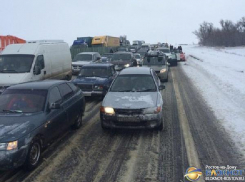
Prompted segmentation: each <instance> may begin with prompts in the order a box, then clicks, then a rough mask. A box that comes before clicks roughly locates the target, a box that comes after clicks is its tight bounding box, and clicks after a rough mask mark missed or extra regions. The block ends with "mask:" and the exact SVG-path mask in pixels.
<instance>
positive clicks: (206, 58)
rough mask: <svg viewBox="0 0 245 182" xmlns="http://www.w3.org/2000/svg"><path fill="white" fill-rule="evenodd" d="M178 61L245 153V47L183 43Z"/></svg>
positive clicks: (244, 153) (219, 120)
mask: <svg viewBox="0 0 245 182" xmlns="http://www.w3.org/2000/svg"><path fill="white" fill-rule="evenodd" d="M183 51H184V52H185V53H186V57H187V62H186V63H181V64H179V65H180V66H181V68H182V69H183V70H184V71H185V73H186V74H187V76H188V77H189V78H191V80H192V81H193V82H194V84H195V85H196V87H197V88H198V90H199V91H200V93H201V94H202V96H203V97H204V99H205V101H206V102H207V104H208V105H209V106H210V107H211V108H212V110H213V111H214V113H215V115H216V117H217V119H218V122H220V123H221V124H222V125H223V126H224V127H225V129H226V131H227V132H228V133H229V134H230V136H231V138H232V139H233V140H234V142H235V143H236V144H237V146H238V148H240V149H241V152H242V153H243V155H244V156H245V47H237V48H208V47H200V46H194V45H192V46H184V47H183Z"/></svg>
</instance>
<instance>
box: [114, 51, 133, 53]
mask: <svg viewBox="0 0 245 182" xmlns="http://www.w3.org/2000/svg"><path fill="white" fill-rule="evenodd" d="M114 54H133V53H132V52H124V51H122V52H120V51H118V52H115V53H114Z"/></svg>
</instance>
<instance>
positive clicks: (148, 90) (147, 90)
mask: <svg viewBox="0 0 245 182" xmlns="http://www.w3.org/2000/svg"><path fill="white" fill-rule="evenodd" d="M150 91H156V89H153V88H150V89H145V90H139V91H138V92H150Z"/></svg>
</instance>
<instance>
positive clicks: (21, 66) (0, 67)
mask: <svg viewBox="0 0 245 182" xmlns="http://www.w3.org/2000/svg"><path fill="white" fill-rule="evenodd" d="M33 60H34V55H0V73H27V72H30V70H31V67H32V63H33Z"/></svg>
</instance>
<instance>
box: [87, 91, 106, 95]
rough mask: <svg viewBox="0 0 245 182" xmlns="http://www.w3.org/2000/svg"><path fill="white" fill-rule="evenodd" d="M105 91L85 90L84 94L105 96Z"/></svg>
mask: <svg viewBox="0 0 245 182" xmlns="http://www.w3.org/2000/svg"><path fill="white" fill-rule="evenodd" d="M105 94H106V93H105V92H104V91H83V95H84V96H105Z"/></svg>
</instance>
